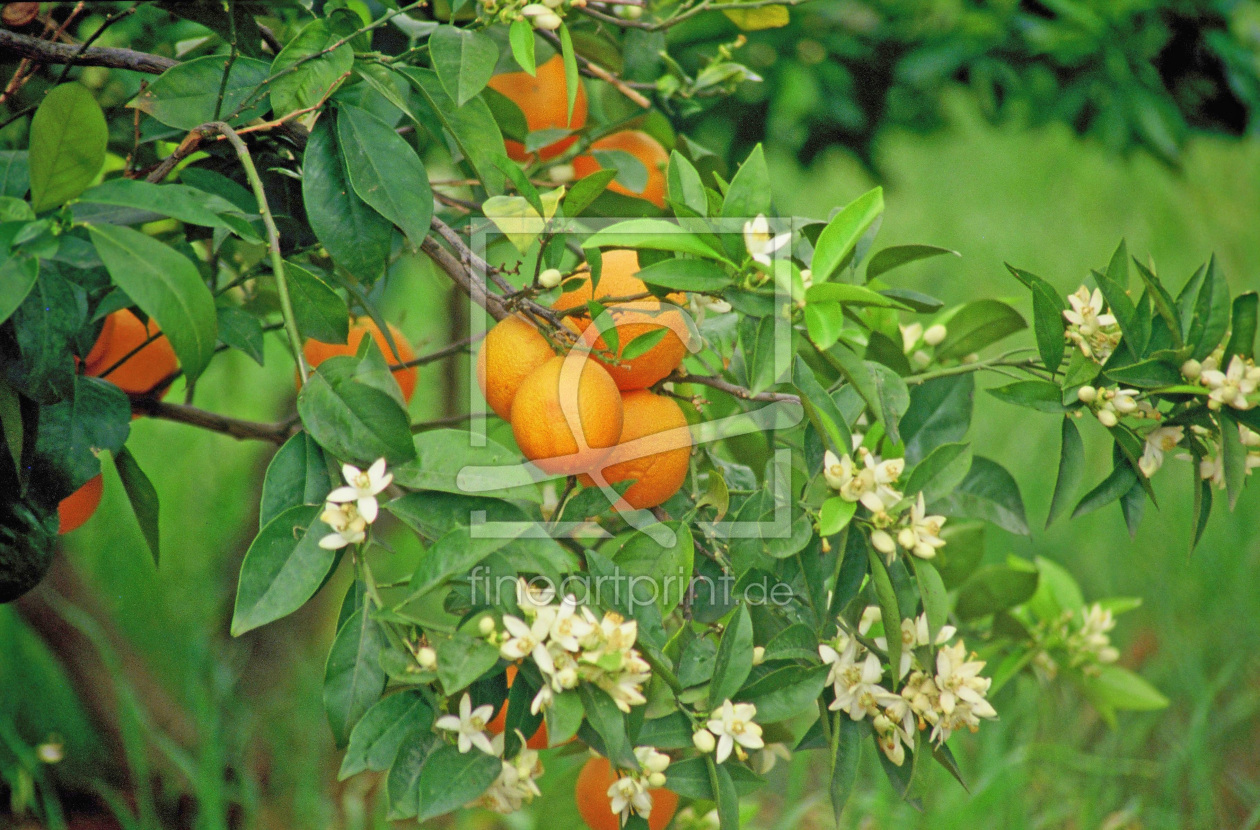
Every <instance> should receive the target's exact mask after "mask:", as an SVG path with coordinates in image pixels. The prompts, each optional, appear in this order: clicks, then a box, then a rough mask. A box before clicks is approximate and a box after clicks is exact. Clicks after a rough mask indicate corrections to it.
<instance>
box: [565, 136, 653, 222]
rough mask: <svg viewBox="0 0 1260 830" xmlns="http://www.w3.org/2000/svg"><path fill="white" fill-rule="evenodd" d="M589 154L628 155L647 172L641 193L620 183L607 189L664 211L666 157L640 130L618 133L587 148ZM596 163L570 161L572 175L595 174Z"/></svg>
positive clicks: (591, 160) (584, 159)
mask: <svg viewBox="0 0 1260 830" xmlns="http://www.w3.org/2000/svg"><path fill="white" fill-rule="evenodd" d="M590 149H592V150H621V151H622V152H625V153H629V154H630V155H632V156H634V157H635V158H637V159H638V160H639V161H641V162H642V163H643V166H644V167H646V168H647V184H646V185H645V186H644V188H643V191H642V192H641V193H635V192H634V191H633V190H630V189H629V188H627V187H626V186H624V185H622V184H621V183H620V182H617V181H613V182H612V183H611V184H609V185H608V189H609V190H611V191H613V192H614V193H622V194H624V195H626V196H635V197H637V198H640V199H646V200H647V201H649V202H651V203H652V204H654V205H656V206H657V207H660V208H663V207H665V168H666V167H667V166H668V165H669V153H668V152H666V150H665V148H664V147H662V146H661V143H660V142H659V141H657V140H656V139H655V138H652V136H650V135H648V134H647V133H645V132H643V131H642V130H622V131H621V132H617V133H613V134H612V135H607V136H604V137H603V138H601V139H600V140H599V141H596V142H594V143H593V144H591V147H590ZM599 169H600V166H599V161H598V160H597V159H596V158H595V156H593V155H581V156H578V157H577V158H575V159H573V172H574V173H576V174H577V177H578V178H579V179H580V178H582V177H583V176H589V175H590V174H592V173H594V172H595V171H596V170H599Z"/></svg>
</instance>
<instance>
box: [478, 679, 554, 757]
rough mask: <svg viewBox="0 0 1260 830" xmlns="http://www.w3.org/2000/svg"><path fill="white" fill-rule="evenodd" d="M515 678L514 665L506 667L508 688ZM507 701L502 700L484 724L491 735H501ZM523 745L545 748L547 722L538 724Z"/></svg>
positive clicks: (504, 726)
mask: <svg viewBox="0 0 1260 830" xmlns="http://www.w3.org/2000/svg"><path fill="white" fill-rule="evenodd" d="M515 679H516V666H508V667H507V684H508V688H509V689H511V688H512V681H513V680H515ZM507 710H508V707H507V701H506V700H505V701H503V705H502V706H500V707H499V712H498V714H496V715H495V716H494V718H493V719H492V720H491V721H490V722H489V723H487V724H486V731H487V732H489V733H490V734H491V735H501V734H503V730H504V729H505V728H506V727H507ZM525 746H527V747H529V748H530V749H546V748H547V723H546V721H544V722H543V723H540V724H538V730H537V731H536V732H534V734H533V735H531V736H530V738H529V740H528V741H526V742H525Z"/></svg>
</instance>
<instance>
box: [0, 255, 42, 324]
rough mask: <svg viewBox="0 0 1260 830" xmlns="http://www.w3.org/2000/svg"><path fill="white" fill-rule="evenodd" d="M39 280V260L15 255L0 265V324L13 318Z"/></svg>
mask: <svg viewBox="0 0 1260 830" xmlns="http://www.w3.org/2000/svg"><path fill="white" fill-rule="evenodd" d="M38 279H39V260H38V259H36V258H35V257H33V256H29V255H26V254H15V255H13V256H10V257H8V258H7V259H5V260H4V262H3V264H0V323H3V322H4V321H5V320H8V319H9V318H10V317H12V316H13V312H15V311H17V310H18V308H19V307H20V306H21V305H22V303H23V302H24V301H25V300H26V297H27V295H28V294H30V293H31V289H32V288H34V287H35V282H36V280H38Z"/></svg>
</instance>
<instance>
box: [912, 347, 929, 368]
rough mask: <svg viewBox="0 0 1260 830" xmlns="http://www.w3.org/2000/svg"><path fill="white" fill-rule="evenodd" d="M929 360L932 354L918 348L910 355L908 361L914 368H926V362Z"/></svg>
mask: <svg viewBox="0 0 1260 830" xmlns="http://www.w3.org/2000/svg"><path fill="white" fill-rule="evenodd" d="M931 362H932V356H931V355H930V354H928V353H927V352H925V351H923V350H922V349H919V350H918V351H916V352H915V353H914V354H912V355H910V363H911V364H913V365H914V368H916V369H926V368H927V367H928V364H929V363H931Z"/></svg>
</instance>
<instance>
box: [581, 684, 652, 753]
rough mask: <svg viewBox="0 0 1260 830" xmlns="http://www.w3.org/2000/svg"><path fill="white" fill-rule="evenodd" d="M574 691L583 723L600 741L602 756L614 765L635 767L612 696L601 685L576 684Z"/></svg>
mask: <svg viewBox="0 0 1260 830" xmlns="http://www.w3.org/2000/svg"><path fill="white" fill-rule="evenodd" d="M578 695H579V696H580V697H581V699H582V709H583V710H584V711H585V712H586V723H587V724H588V725H589V726H590V728H591V729H592V730H594V732H595V734H596V735H597V736H598V737H599V739H600V741H601V742H602V743H603V748H604V750H605V753H604V754H605V757H607V758H608V760H610V761H612V762H613V764H614V765H615V766H618V767H625V768H629V769H635V768H637V767H638V761H637V760H635V757H634V747H633V745H632V744H631V742H630V738H629V736H628V735H626V721H625V717H624V716H623V715H622V713H621V710H620V709H618V708H617V704H616V703H614V702H613V699H612V698H611V697H609V696H608V693H607V692H605V691H604V690H603V689H600V688H598V687H596V686H593V685H591V684H588V683H583V684H582V685H581V686H579V687H578Z"/></svg>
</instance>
